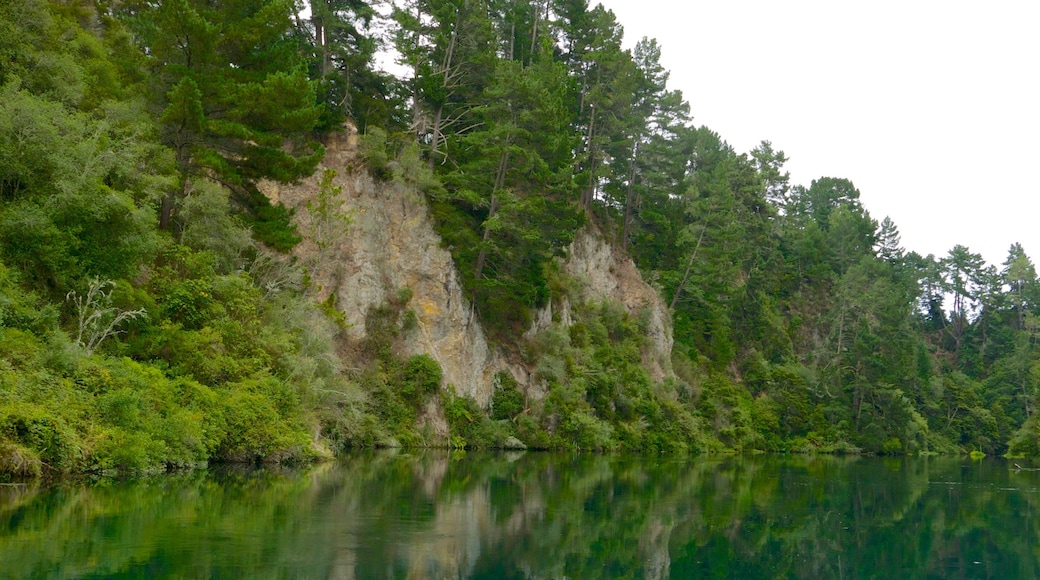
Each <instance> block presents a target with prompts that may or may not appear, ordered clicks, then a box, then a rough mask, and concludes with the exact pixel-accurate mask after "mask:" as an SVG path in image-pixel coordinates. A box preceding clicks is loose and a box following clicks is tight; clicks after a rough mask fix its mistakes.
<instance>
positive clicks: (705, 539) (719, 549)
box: [0, 452, 1040, 579]
mask: <svg viewBox="0 0 1040 580" xmlns="http://www.w3.org/2000/svg"><path fill="white" fill-rule="evenodd" d="M1018 463H1021V464H1022V467H1024V468H1026V469H1017V468H1015V466H1014V465H1013V464H1012V463H1009V462H1005V461H1003V460H995V459H986V460H984V461H975V462H972V461H969V460H966V459H964V460H961V459H953V458H935V457H933V458H925V459H921V458H905V459H878V458H840V457H778V456H759V457H726V458H704V457H694V458H667V457H666V458H660V457H632V456H626V457H608V456H598V455H583V456H574V455H554V454H541V453H527V454H521V453H517V454H475V453H469V454H454V455H449V454H447V453H440V452H425V453H416V454H407V453H372V454H365V455H356V456H351V457H348V458H346V459H344V460H342V461H340V462H338V463H334V464H328V465H322V466H318V467H316V468H309V469H303V470H229V469H224V470H219V469H218V470H211V471H209V472H197V473H190V474H183V475H173V476H166V477H163V478H157V479H151V480H146V481H135V482H106V483H100V484H92V485H90V484H78V483H64V484H61V485H58V486H56V487H48V488H41V487H33V486H21V487H15V486H0V577H3V578H147V577H164V578H169V577H175V578H242V577H248V578H564V577H570V578H610V577H626V578H667V577H672V578H901V579H903V578H1035V577H1040V518H1038V517H1036V516H1037V515H1040V513H1038V507H1040V505H1038V504H1040V471H1032V470H1030V469H1029V468H1031V467H1033V465H1032V464H1028V465H1027V464H1026V463H1024V462H1022V461H1019V462H1018Z"/></svg>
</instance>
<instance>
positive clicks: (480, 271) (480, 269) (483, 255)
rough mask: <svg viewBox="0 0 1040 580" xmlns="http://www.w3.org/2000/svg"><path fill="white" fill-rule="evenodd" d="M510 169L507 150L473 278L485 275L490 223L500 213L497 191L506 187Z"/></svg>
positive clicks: (500, 163) (492, 194)
mask: <svg viewBox="0 0 1040 580" xmlns="http://www.w3.org/2000/svg"><path fill="white" fill-rule="evenodd" d="M508 167H509V151H508V150H506V152H505V153H503V154H502V159H500V160H499V162H498V171H497V172H496V173H495V185H494V189H493V190H492V191H491V203H490V204H489V205H488V216H487V219H486V220H484V233H483V235H482V236H481V243H480V252H478V253H477V263H476V265H475V267H474V268H473V278H474V279H476V280H480V277H481V276H483V275H484V263H485V262H486V261H487V244H488V240H490V239H491V228H489V227H488V222H490V221H491V218H493V217H495V214H496V213H497V212H498V195H497V193H496V192H497V191H499V190H501V189H502V187H503V186H504V185H505V181H506V169H507V168H508Z"/></svg>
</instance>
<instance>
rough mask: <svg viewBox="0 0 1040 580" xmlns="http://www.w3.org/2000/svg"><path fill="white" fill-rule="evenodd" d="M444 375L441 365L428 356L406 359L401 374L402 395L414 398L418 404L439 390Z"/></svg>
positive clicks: (419, 355) (415, 356) (418, 355)
mask: <svg viewBox="0 0 1040 580" xmlns="http://www.w3.org/2000/svg"><path fill="white" fill-rule="evenodd" d="M443 376H444V373H443V372H442V371H441V365H440V363H438V362H437V361H436V360H434V358H433V357H431V356H430V355H428V354H417V355H414V356H411V357H408V360H407V361H405V364H404V372H403V373H402V376H401V378H402V393H403V394H404V395H405V396H408V397H414V400H415V402H416V403H417V404H418V403H419V402H420V401H425V400H426V397H427V396H429V395H432V394H434V393H436V392H437V391H438V389H440V386H441V379H442V378H443Z"/></svg>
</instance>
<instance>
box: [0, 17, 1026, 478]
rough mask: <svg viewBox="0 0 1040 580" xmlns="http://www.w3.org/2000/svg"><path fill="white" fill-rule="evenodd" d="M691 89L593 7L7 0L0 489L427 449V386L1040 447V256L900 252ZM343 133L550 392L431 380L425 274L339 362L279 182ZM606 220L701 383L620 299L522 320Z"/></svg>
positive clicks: (594, 444) (632, 422)
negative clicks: (533, 330)
mask: <svg viewBox="0 0 1040 580" xmlns="http://www.w3.org/2000/svg"><path fill="white" fill-rule="evenodd" d="M380 6H382V5H380ZM386 51H391V52H393V53H394V54H396V55H397V58H398V60H399V64H401V65H402V66H403V69H404V70H405V71H406V73H405V74H404V75H402V78H397V77H395V76H392V75H390V74H387V73H385V72H382V71H380V70H379V69H378V67H377V66H376V65H375V60H376V57H377V55H378V54H380V53H381V52H386ZM667 80H668V73H667V71H665V70H664V69H663V68H662V66H661V64H660V47H659V46H658V45H657V44H656V42H654V41H653V40H648V39H644V40H642V41H640V42H638V43H637V44H636V45H635V47H634V48H633V49H631V50H628V49H624V48H623V47H622V27H621V25H620V24H619V23H618V22H617V21H616V20H615V18H614V16H613V14H612V13H611V12H610V11H608V10H605V9H603V8H602V7H600V6H596V7H590V6H589V5H588V3H587V2H586V1H585V0H533V1H519V0H454V1H443V0H409V1H407V2H400V3H396V4H394V5H393V6H392V10H389V9H388V10H382V11H380V10H377V6H376V5H375V3H371V2H365V1H363V0H311V1H310V2H308V3H307V4H306V5H302V4H300V3H295V2H290V1H288V0H263V1H256V0H249V1H246V0H233V1H229V2H219V3H213V2H202V1H201V0H168V1H164V2H160V3H154V2H144V1H140V0H98V1H92V0H73V1H61V2H58V1H49V0H12V1H11V2H7V3H5V4H3V5H2V6H0V93H2V94H0V473H6V474H23V475H24V474H39V473H48V472H56V473H57V472H68V471H84V470H88V471H89V470H93V471H101V472H104V471H111V470H115V471H126V472H136V471H148V470H155V469H163V468H168V467H173V466H179V465H194V464H199V463H204V462H206V461H210V460H215V459H220V460H255V459H258V458H261V459H277V460H307V459H309V458H312V457H315V456H318V455H322V454H327V453H328V452H329V450H330V449H332V450H334V449H336V448H339V447H342V446H349V445H373V444H380V443H389V442H397V443H404V444H423V443H427V442H428V441H426V439H425V438H424V435H423V434H422V433H421V432H420V430H419V429H418V427H416V418H417V416H418V413H419V410H420V409H421V408H422V407H423V405H424V404H425V400H426V398H429V397H434V396H439V397H440V398H441V406H442V408H443V409H444V410H445V413H446V415H447V418H448V420H449V424H450V425H451V428H452V432H453V435H452V437H451V439H450V442H451V443H453V444H456V445H460V446H461V445H468V446H488V445H498V444H502V442H503V441H505V440H506V439H507V438H509V437H518V438H519V439H521V440H522V441H524V442H525V443H527V444H529V445H532V446H537V447H551V448H558V447H565V448H580V449H617V448H624V449H638V450H709V449H724V448H726V449H766V450H790V451H828V450H831V451H857V450H862V451H867V452H884V453H905V452H917V451H938V452H961V451H967V450H980V451H984V452H988V453H1002V452H1005V451H1011V452H1013V453H1027V454H1036V453H1040V449H1038V434H1040V426H1038V425H1037V421H1036V419H1035V418H1034V417H1033V415H1034V411H1035V398H1036V383H1037V377H1038V375H1037V372H1036V371H1035V370H1034V369H1035V368H1037V367H1036V364H1035V363H1036V360H1037V352H1036V347H1035V345H1036V334H1037V328H1038V325H1037V323H1036V314H1037V312H1038V310H1037V309H1038V306H1040V305H1038V302H1037V301H1038V294H1037V276H1036V272H1035V269H1034V267H1033V265H1032V262H1031V261H1030V260H1029V258H1028V257H1027V256H1026V255H1025V254H1024V252H1023V251H1022V249H1021V247H1019V246H1014V247H1012V248H1011V250H1010V252H1009V257H1008V260H1007V261H1006V262H1005V263H1004V264H1003V266H1002V267H1001V268H999V269H998V268H995V267H990V266H986V265H985V264H984V263H983V261H982V260H981V258H980V257H979V256H978V255H977V254H973V253H971V252H970V251H969V250H968V249H966V248H963V247H959V246H958V247H956V248H954V249H953V250H951V252H950V254H949V255H948V256H946V257H943V258H936V257H933V256H928V257H922V256H919V255H917V254H915V253H913V252H907V251H906V250H905V249H904V248H902V247H901V246H900V242H899V234H898V231H897V229H896V226H895V225H894V224H893V223H892V222H891V221H890V220H887V219H886V220H883V221H882V222H881V223H880V224H879V223H878V222H877V221H876V220H875V219H873V218H872V217H871V216H870V214H869V213H868V212H867V211H866V209H865V208H863V207H862V205H861V204H860V202H859V192H858V190H856V188H855V187H854V186H853V184H852V183H850V182H849V181H848V180H844V179H836V178H821V179H819V180H816V181H814V182H813V183H812V184H810V185H809V186H802V185H793V184H791V183H789V179H788V176H787V173H786V172H785V171H784V169H783V164H784V162H785V161H786V158H785V156H784V154H783V152H781V151H777V150H774V149H773V148H772V146H771V145H770V144H769V143H766V142H764V143H762V144H761V145H760V146H759V147H757V148H756V149H755V150H753V151H751V152H748V153H738V152H736V151H735V150H734V149H733V148H732V147H730V146H729V145H728V144H727V143H726V142H725V141H724V140H723V139H722V138H721V137H720V136H719V135H717V134H715V133H713V132H712V131H710V130H709V129H707V128H704V127H697V126H696V125H695V124H694V122H693V120H692V118H691V116H690V111H689V106H688V104H687V103H686V102H685V101H684V99H683V96H682V95H681V94H680V93H679V92H677V91H673V90H670V89H669V88H668V87H667ZM348 120H349V121H350V122H351V123H353V124H354V125H355V126H357V127H358V128H359V130H360V131H361V133H362V152H363V155H364V157H365V159H366V161H367V170H368V171H369V172H371V173H372V174H373V175H375V176H377V177H379V178H381V179H386V180H392V179H400V178H402V177H404V178H406V179H408V180H409V181H410V183H412V184H413V185H416V186H417V187H419V188H420V189H422V190H423V192H424V193H425V195H426V197H427V200H428V202H429V204H430V207H431V208H432V212H433V215H434V217H435V219H436V221H437V225H438V227H439V229H440V231H441V234H442V236H443V238H444V240H445V244H446V245H447V247H449V248H450V249H451V251H452V253H453V256H454V258H455V260H456V263H457V266H458V268H459V271H460V273H461V275H462V276H461V277H462V281H463V284H464V286H465V288H466V290H467V292H468V293H469V295H470V297H471V299H472V300H473V301H474V303H475V304H476V306H477V309H478V311H479V313H480V315H481V318H482V320H483V321H484V322H485V326H486V327H487V328H488V329H489V330H490V332H491V335H492V337H493V338H494V339H495V340H497V341H498V342H499V343H500V344H501V345H502V346H503V347H504V348H506V349H507V350H509V351H511V352H513V353H514V355H515V356H517V357H526V362H527V363H528V364H529V365H530V366H532V367H535V368H537V369H538V371H537V373H536V377H537V378H538V380H540V381H542V382H543V383H544V384H545V385H546V387H547V388H548V391H549V396H547V397H546V398H545V399H544V400H543V401H531V400H529V399H528V398H527V397H524V396H523V394H522V393H520V392H519V390H518V389H517V386H516V385H513V384H512V383H511V382H510V381H509V380H507V377H501V378H500V380H499V385H498V388H497V390H496V396H495V399H494V401H493V406H492V411H491V416H490V417H488V416H484V414H483V413H482V412H480V410H479V409H477V408H476V407H475V405H474V404H473V402H472V401H469V400H466V399H462V398H459V397H456V396H454V394H452V393H451V390H450V389H449V390H447V391H445V392H441V393H440V394H437V392H436V391H437V389H435V388H431V385H435V384H436V383H437V382H438V381H439V380H440V371H439V369H438V368H436V364H435V363H433V361H432V359H429V357H413V358H412V359H409V360H401V359H400V358H398V357H397V356H396V355H395V354H394V352H395V351H394V349H393V348H391V346H392V342H393V340H394V339H395V337H396V336H398V335H399V334H400V333H404V332H408V331H409V329H408V324H407V321H408V316H407V313H406V312H404V310H405V309H406V304H407V299H408V297H409V296H408V295H407V292H403V293H402V295H401V297H400V298H401V299H400V300H398V301H396V302H395V303H392V304H387V305H385V306H384V307H383V308H381V309H379V310H378V311H377V312H376V315H378V316H377V317H379V316H381V317H382V318H381V321H382V326H381V327H380V328H382V329H383V331H385V332H382V334H379V336H375V337H373V338H372V340H370V341H369V342H368V343H367V344H366V345H361V346H360V347H359V349H357V350H358V353H359V354H358V357H359V360H356V361H354V360H351V361H342V360H340V359H339V358H338V357H337V355H336V352H337V344H338V341H339V340H340V338H339V334H340V332H339V330H340V329H339V328H338V327H337V322H336V320H337V317H336V315H335V312H334V309H335V305H334V304H332V303H326V304H324V305H315V304H314V300H313V298H312V297H311V294H313V292H311V289H310V288H309V286H308V276H307V272H308V268H309V267H310V266H312V265H309V264H303V263H296V262H294V261H293V260H291V259H289V257H288V254H286V253H285V252H287V251H288V250H289V249H291V248H292V247H293V246H294V245H295V244H296V243H297V242H298V241H299V240H300V239H301V237H302V236H310V237H314V236H316V235H318V233H317V232H308V231H297V230H296V229H295V228H294V227H293V226H292V225H291V221H290V218H291V215H290V214H289V212H288V211H287V210H286V209H285V208H283V207H281V206H278V205H271V203H270V202H269V201H268V199H267V198H266V197H265V196H264V195H262V194H261V193H260V191H259V190H258V189H257V182H258V180H260V179H272V180H275V181H280V182H284V183H291V182H294V181H296V180H298V179H300V178H302V177H304V176H306V175H309V174H311V173H312V172H313V171H314V169H315V167H316V166H317V164H318V163H319V162H320V160H321V158H322V155H323V152H324V151H323V148H322V146H321V145H320V142H321V136H322V135H323V134H324V133H328V132H332V131H338V130H341V129H342V127H343V125H344V123H346V122H347V121H348ZM405 161H407V163H406V162H405ZM402 168H405V169H402ZM402 171H405V172H406V173H407V175H402ZM323 183H324V184H325V185H324V186H323V195H325V196H326V197H327V196H334V195H336V194H337V191H336V190H335V188H333V187H332V185H331V182H323ZM323 203H324V205H321V204H319V205H321V207H324V208H325V211H326V213H327V212H328V211H329V210H328V208H329V207H332V206H330V205H328V204H329V199H325V201H324V202H323ZM333 213H334V212H333ZM324 217H325V218H328V217H329V216H328V215H326V216H324ZM332 217H333V218H335V219H332V220H331V222H330V221H329V220H328V219H325V220H324V221H325V222H328V223H341V225H342V223H345V220H343V221H342V222H337V219H338V218H336V216H332ZM316 221H321V220H316ZM328 223H326V225H328ZM586 225H588V226H589V227H594V228H596V229H597V230H598V231H600V232H601V233H602V234H603V235H605V236H607V237H609V238H610V239H612V240H613V241H614V243H615V245H616V246H618V247H620V248H621V249H623V250H626V251H627V252H628V253H629V254H630V255H631V256H632V257H633V258H634V259H635V261H636V263H637V264H638V265H639V267H640V268H641V270H642V272H643V274H644V277H645V278H646V279H648V280H650V281H651V282H652V283H653V284H656V285H657V286H658V287H659V288H660V291H661V293H662V296H663V297H664V298H665V300H666V302H667V303H668V304H669V305H670V307H671V309H672V316H673V319H674V324H675V339H676V347H675V351H674V353H673V364H674V368H675V371H676V374H677V377H678V378H677V379H676V380H670V381H667V382H665V383H663V384H655V383H653V381H651V380H650V378H649V377H648V375H647V373H646V370H645V369H642V368H641V366H640V362H641V359H640V350H641V349H642V348H644V347H645V345H644V344H643V342H642V341H643V339H642V338H641V336H642V335H641V332H642V331H643V330H645V328H643V327H642V321H640V320H638V319H636V318H632V317H629V316H628V314H627V313H625V312H623V311H621V310H619V309H618V308H617V307H616V306H615V305H611V304H577V303H576V310H575V316H576V321H575V324H573V325H571V326H569V327H564V326H563V325H562V324H557V325H554V326H553V328H551V329H549V330H548V331H546V332H544V333H542V335H540V336H538V337H535V338H534V339H533V340H532V341H531V342H530V343H523V344H521V343H518V342H517V339H515V338H513V337H517V336H520V335H521V334H522V332H523V331H524V330H526V329H527V328H529V325H530V321H531V315H532V313H533V311H534V310H535V309H536V308H538V307H541V306H544V305H545V304H548V303H549V302H550V301H553V300H560V299H562V298H564V297H567V298H569V299H575V300H577V296H578V293H576V292H575V289H574V286H575V284H576V283H577V281H574V280H568V279H566V277H564V276H562V275H561V274H560V272H559V271H558V269H557V268H556V267H555V265H554V264H555V262H554V258H555V257H557V256H560V255H561V253H562V252H563V251H564V249H565V248H566V247H567V245H568V244H569V243H570V241H571V240H572V239H573V237H574V236H575V234H576V232H577V231H578V230H579V229H580V228H581V227H585V226H586ZM321 235H326V234H321ZM373 320H375V319H373ZM377 322H378V321H377Z"/></svg>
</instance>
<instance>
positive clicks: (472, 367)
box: [265, 136, 507, 408]
mask: <svg viewBox="0 0 1040 580" xmlns="http://www.w3.org/2000/svg"><path fill="white" fill-rule="evenodd" d="M355 145H356V142H355V139H353V138H344V137H343V136H340V137H339V138H338V139H336V140H332V141H330V142H329V143H328V145H327V153H326V157H325V161H324V163H323V166H320V167H319V168H318V170H317V171H316V172H315V174H314V175H313V176H312V177H310V178H308V179H307V180H305V181H304V182H303V183H301V184H299V185H294V186H291V187H286V186H283V187H277V186H272V185H268V186H266V189H267V191H265V193H267V194H268V196H269V197H272V198H276V199H279V200H280V201H281V202H282V203H283V204H285V205H286V206H287V207H290V208H294V209H295V210H296V218H295V219H296V220H297V224H298V226H299V228H300V231H301V232H302V233H304V234H306V233H307V232H308V231H310V229H311V221H310V220H311V219H312V216H311V215H310V214H309V213H308V210H307V207H306V204H307V201H308V200H311V199H313V198H314V197H315V195H317V192H318V190H319V182H320V176H321V174H322V172H323V171H324V170H325V169H326V168H329V169H334V170H335V171H336V172H337V173H338V175H337V176H336V178H335V180H334V184H335V185H336V186H339V187H341V188H342V189H343V194H344V195H343V196H342V197H343V198H345V203H344V206H345V208H346V209H348V210H349V211H350V212H351V213H352V215H353V221H352V223H351V225H350V226H349V228H348V229H347V233H346V235H345V236H342V238H341V239H339V240H337V241H336V243H334V244H332V246H331V247H330V248H329V249H328V250H325V251H324V253H323V252H322V251H321V250H320V249H319V248H317V247H316V245H315V244H314V242H313V241H312V240H306V239H305V241H304V242H302V243H301V244H300V245H299V246H298V247H297V249H296V250H295V251H296V252H297V255H298V256H299V257H300V258H301V259H304V260H305V261H306V260H311V261H314V259H315V257H316V256H317V257H318V258H319V259H318V260H317V264H316V267H315V269H314V270H313V272H312V283H314V284H316V285H317V286H318V287H319V288H321V289H322V293H323V296H327V295H328V293H329V292H335V294H336V306H337V308H338V309H339V310H340V311H342V312H343V314H344V316H345V318H346V322H347V323H348V324H349V325H350V328H349V330H348V333H349V334H350V335H351V336H352V337H353V338H357V339H360V338H363V337H364V336H365V332H366V328H365V318H366V315H367V314H368V312H369V310H370V309H371V308H373V307H378V306H381V305H384V304H386V303H387V302H389V301H390V300H392V299H395V298H396V297H397V296H398V292H399V291H400V290H402V289H408V290H409V291H410V292H411V299H410V300H409V301H408V303H407V304H406V305H405V307H406V308H408V309H411V310H412V311H413V312H414V313H415V315H416V319H417V322H418V324H417V328H416V329H415V330H412V331H409V332H406V333H405V334H404V337H403V342H404V350H405V352H404V353H402V354H404V355H406V356H408V355H412V354H420V353H426V354H429V355H430V356H432V357H433V358H434V359H435V360H437V362H438V363H440V365H441V369H442V370H443V372H444V385H449V384H450V385H454V386H455V389H456V391H457V392H458V393H459V394H460V395H468V396H471V397H473V398H474V399H475V400H476V401H477V403H478V404H480V405H481V406H482V407H484V408H487V406H488V404H489V403H490V400H491V390H492V384H493V380H494V375H495V373H497V372H499V371H501V370H507V367H506V364H505V361H504V360H503V358H502V357H501V356H500V355H499V354H498V353H497V352H495V351H493V350H492V349H491V348H490V346H489V345H488V342H487V339H486V337H485V335H484V331H483V329H482V328H481V326H480V323H479V321H478V320H477V318H476V311H475V310H474V309H473V308H472V306H471V304H470V303H469V301H468V300H466V299H465V297H464V296H463V294H462V287H461V286H460V284H459V279H458V275H457V272H456V270H455V265H454V263H453V262H452V258H451V254H449V253H448V251H447V250H446V249H444V248H443V247H441V243H440V242H441V240H440V236H438V235H437V232H435V231H434V229H433V225H432V220H431V218H430V216H429V213H428V210H427V206H426V203H425V201H424V200H423V199H422V198H421V197H420V195H419V194H418V193H417V192H416V191H415V190H414V189H412V188H409V187H407V186H403V185H399V184H384V183H376V182H375V181H374V180H373V179H372V178H371V177H370V176H369V175H368V174H367V173H366V172H365V171H363V170H356V171H350V170H349V169H348V168H349V166H350V164H351V163H352V162H353V161H354V157H355ZM305 238H306V236H305ZM318 254H322V255H320V256H318Z"/></svg>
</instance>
